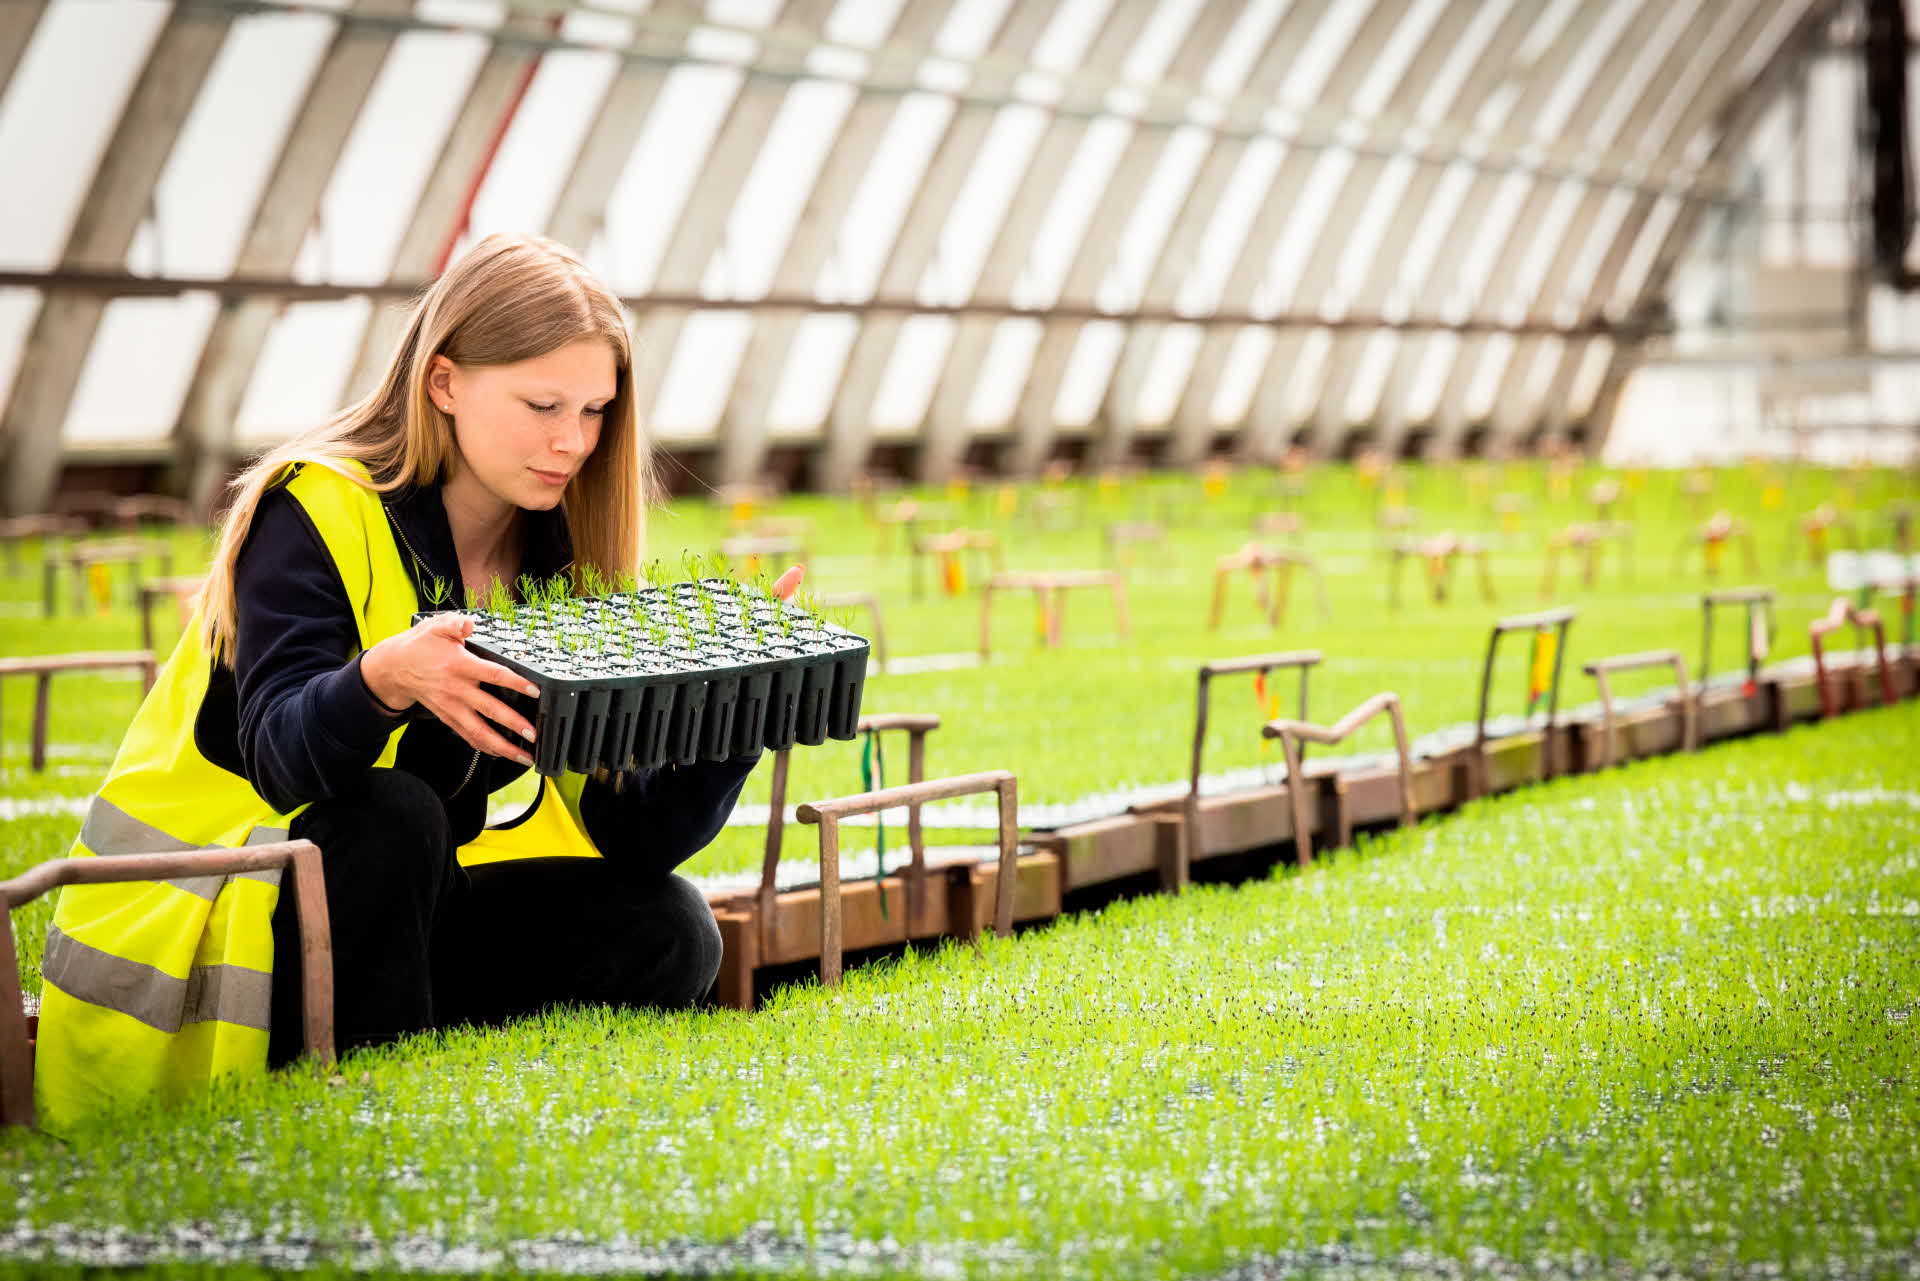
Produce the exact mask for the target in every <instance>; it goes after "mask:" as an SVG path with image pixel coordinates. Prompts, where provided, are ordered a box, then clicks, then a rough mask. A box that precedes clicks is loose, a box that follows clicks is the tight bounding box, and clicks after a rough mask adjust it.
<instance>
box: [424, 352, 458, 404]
mask: <svg viewBox="0 0 1920 1281" xmlns="http://www.w3.org/2000/svg"><path fill="white" fill-rule="evenodd" d="M427 399H428V400H431V401H432V402H433V403H434V406H435V407H436V408H438V409H441V410H443V411H448V412H450V411H451V410H452V407H453V362H452V361H451V360H448V359H447V358H446V357H445V356H443V355H440V354H439V353H438V352H436V353H434V356H433V358H432V359H431V360H429V361H427Z"/></svg>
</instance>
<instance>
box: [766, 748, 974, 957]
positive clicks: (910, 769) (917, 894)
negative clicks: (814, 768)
mask: <svg viewBox="0 0 1920 1281" xmlns="http://www.w3.org/2000/svg"><path fill="white" fill-rule="evenodd" d="M939 728H940V718H939V717H938V716H934V715H932V714H930V713H926V714H921V713H912V712H882V713H877V714H875V715H872V716H862V717H861V718H860V719H859V721H857V722H856V723H855V725H854V733H856V734H864V733H867V732H869V731H871V732H873V733H875V734H884V733H886V732H887V731H889V730H901V731H904V732H905V733H906V735H907V782H908V784H909V785H911V784H915V783H919V782H922V781H924V780H925V779H926V776H927V735H928V734H930V733H932V732H933V731H934V730H936V729H939ZM792 754H793V749H791V748H788V749H786V750H785V751H779V752H775V753H774V754H773V778H772V780H771V786H770V789H769V795H770V798H771V800H770V804H769V806H768V810H767V843H766V848H765V850H764V852H763V853H762V855H761V859H760V888H759V889H758V890H756V891H754V903H755V908H756V915H757V916H758V918H759V920H758V924H759V929H760V950H761V954H762V955H765V956H770V955H772V954H773V951H774V940H773V929H774V913H775V908H776V904H777V901H778V899H779V896H780V890H779V886H778V875H777V874H778V872H779V868H780V845H781V841H782V840H783V839H784V836H785V832H786V822H787V815H786V805H787V767H788V764H789V757H791V756H792ZM907 848H908V849H909V850H910V851H911V853H912V861H911V862H910V863H909V864H908V865H907V867H906V869H905V876H906V882H907V932H908V934H909V935H913V934H914V933H915V931H916V930H919V931H920V932H921V933H927V932H929V931H927V930H925V929H924V927H925V926H927V925H928V924H929V922H927V921H925V920H924V919H922V918H923V917H924V916H925V915H926V903H927V843H926V839H925V837H924V835H923V834H922V831H921V824H920V802H918V801H914V802H913V803H911V804H910V805H908V806H907ZM930 932H932V933H938V932H939V930H938V929H934V930H932V931H930Z"/></svg>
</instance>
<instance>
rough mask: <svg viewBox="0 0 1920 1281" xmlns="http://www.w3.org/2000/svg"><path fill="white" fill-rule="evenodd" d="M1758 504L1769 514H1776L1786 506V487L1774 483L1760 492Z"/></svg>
mask: <svg viewBox="0 0 1920 1281" xmlns="http://www.w3.org/2000/svg"><path fill="white" fill-rule="evenodd" d="M1760 503H1761V505H1762V506H1763V507H1765V508H1766V509H1767V510H1768V511H1770V512H1777V511H1779V510H1780V509H1781V508H1782V507H1785V506H1786V505H1787V490H1786V486H1784V485H1781V484H1779V483H1778V482H1775V483H1774V484H1771V485H1768V486H1767V487H1766V488H1765V489H1763V490H1761V491H1760Z"/></svg>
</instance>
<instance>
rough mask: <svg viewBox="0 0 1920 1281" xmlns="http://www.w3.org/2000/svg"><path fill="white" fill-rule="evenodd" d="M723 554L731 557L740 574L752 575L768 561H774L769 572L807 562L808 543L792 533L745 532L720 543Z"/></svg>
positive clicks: (735, 568)
mask: <svg viewBox="0 0 1920 1281" xmlns="http://www.w3.org/2000/svg"><path fill="white" fill-rule="evenodd" d="M720 554H721V555H722V556H725V557H726V558H727V563H728V564H729V565H731V566H733V568H734V571H735V572H736V573H738V574H740V575H742V576H743V577H744V576H750V575H753V574H757V573H759V572H760V570H761V568H762V567H763V565H764V564H765V562H767V561H773V562H775V564H774V565H771V566H765V567H766V568H767V569H768V570H769V572H773V573H778V572H780V566H783V565H789V564H791V565H804V564H806V563H807V545H806V544H805V543H804V542H802V541H801V540H800V539H798V538H794V537H791V536H789V535H743V536H741V537H738V538H729V539H726V540H725V541H723V542H722V543H721V544H720Z"/></svg>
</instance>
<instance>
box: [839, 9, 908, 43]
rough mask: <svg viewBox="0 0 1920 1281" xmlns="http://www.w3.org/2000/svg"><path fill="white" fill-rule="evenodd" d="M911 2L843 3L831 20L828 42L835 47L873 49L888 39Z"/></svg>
mask: <svg viewBox="0 0 1920 1281" xmlns="http://www.w3.org/2000/svg"><path fill="white" fill-rule="evenodd" d="M906 2H907V0H840V3H839V4H837V5H835V6H834V7H833V16H832V17H830V18H828V19H827V33H826V34H827V39H828V40H830V41H832V42H833V43H834V44H850V45H858V46H860V47H861V48H863V49H871V48H873V47H874V46H875V45H877V44H879V43H880V42H881V41H883V40H885V39H886V38H887V34H888V33H889V32H891V31H892V30H893V25H894V23H895V22H896V21H898V19H899V16H900V11H901V9H903V8H904V7H905V5H906Z"/></svg>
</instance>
